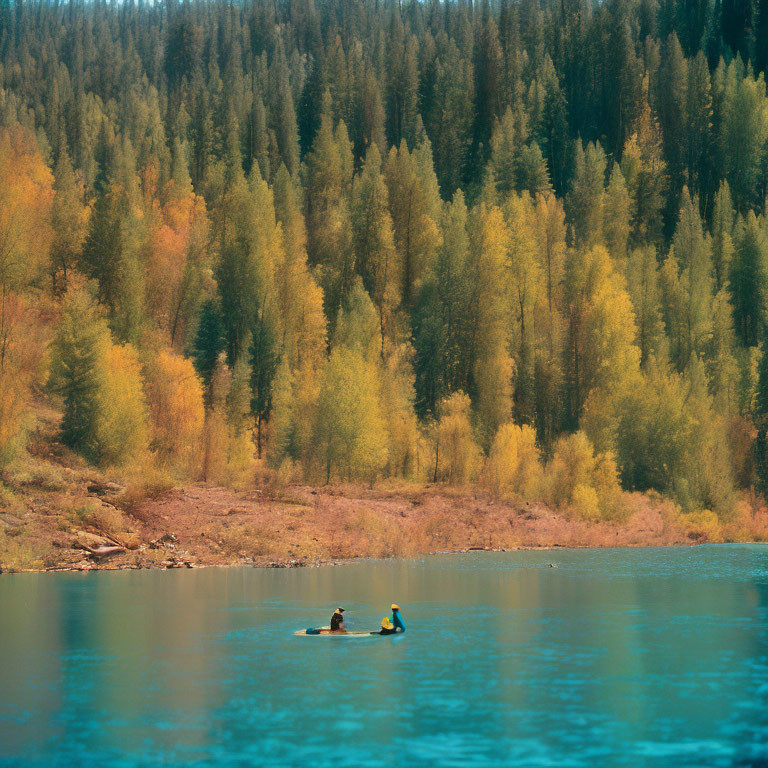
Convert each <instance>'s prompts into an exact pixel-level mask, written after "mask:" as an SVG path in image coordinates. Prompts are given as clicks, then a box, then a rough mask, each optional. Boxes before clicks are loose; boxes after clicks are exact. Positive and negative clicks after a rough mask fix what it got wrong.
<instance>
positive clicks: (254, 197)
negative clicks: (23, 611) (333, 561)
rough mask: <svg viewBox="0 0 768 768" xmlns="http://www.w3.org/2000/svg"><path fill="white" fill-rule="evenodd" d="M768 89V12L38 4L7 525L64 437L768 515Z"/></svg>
mask: <svg viewBox="0 0 768 768" xmlns="http://www.w3.org/2000/svg"><path fill="white" fill-rule="evenodd" d="M766 66H768V2H767V0H751V2H750V1H746V2H745V0H722V2H721V0H712V1H710V0H692V2H682V1H675V0H660V1H657V0H607V2H603V3H597V2H581V1H580V0H559V1H558V2H554V0H520V1H519V2H512V1H509V0H502V1H501V2H500V3H498V2H495V1H494V2H493V3H488V2H478V3H477V4H476V5H474V6H473V5H472V4H470V3H466V2H458V3H455V2H445V3H441V2H434V1H433V0H430V1H429V2H422V3H420V2H415V1H413V0H409V1H408V2H394V1H393V0H375V1H374V0H367V1H366V2H359V1H357V0H327V2H326V1H321V0H317V2H314V3H313V0H284V1H282V2H278V3H272V2H263V1H262V0H254V1H253V2H252V1H251V0H244V1H243V2H239V3H232V2H229V3H225V2H218V1H202V0H201V1H195V2H191V3H184V4H177V3H175V2H169V3H156V4H152V3H145V2H139V3H136V2H127V1H126V2H122V3H116V2H111V3H104V2H94V3H85V2H65V3H60V2H49V1H47V0H41V1H40V2H37V3H22V2H16V3H10V2H9V1H8V0H4V1H3V2H2V3H0V292H1V301H0V470H2V471H4V472H5V473H6V475H5V476H6V481H7V485H8V488H6V489H5V490H3V488H2V485H0V504H2V499H3V498H5V499H10V498H11V496H12V495H13V492H14V491H13V490H12V488H11V486H12V483H10V482H9V481H8V477H9V474H8V473H9V472H11V469H12V468H13V466H15V465H18V464H19V463H22V464H23V462H24V460H25V456H26V450H27V445H28V441H29V440H30V436H31V435H33V434H34V432H35V425H36V419H37V418H38V416H37V414H38V411H39V409H40V408H41V407H43V406H42V405H41V404H43V405H44V406H45V407H50V406H51V405H52V406H53V407H54V408H55V409H59V410H60V411H61V412H62V414H63V417H62V421H61V428H60V438H61V441H62V442H63V443H64V444H65V445H67V446H69V447H70V448H71V449H72V450H74V451H75V452H76V453H78V454H80V455H82V456H83V457H85V458H86V459H87V460H88V461H89V462H91V463H93V464H94V465H100V466H102V467H103V466H114V467H120V466H123V467H126V466H129V467H138V468H140V469H139V471H142V472H147V473H150V472H160V473H165V474H166V475H167V476H168V477H170V478H172V479H173V480H174V481H178V482H181V481H184V480H198V479H203V480H210V481H216V482H226V481H227V480H228V479H231V478H233V477H241V476H242V475H243V473H245V474H246V475H248V473H250V472H251V471H252V470H253V468H254V467H255V466H261V465H268V466H269V467H271V468H272V470H273V471H275V472H277V473H280V476H281V477H284V478H287V479H296V480H298V479H302V480H303V481H306V482H310V483H325V482H335V481H341V480H361V481H365V482H374V481H376V480H377V479H383V478H404V479H406V480H413V481H418V482H426V481H430V482H444V483H449V484H455V485H464V484H468V483H481V484H484V485H486V486H488V487H490V488H491V489H493V490H494V491H495V492H498V493H501V494H504V495H513V496H517V497H518V498H522V499H528V498H543V499H546V500H547V501H548V502H549V503H551V504H553V505H557V506H559V507H563V508H565V507H568V508H570V509H572V510H575V511H576V513H578V514H579V515H581V516H582V517H586V518H590V519H594V518H599V517H603V518H620V517H621V515H622V494H621V489H620V486H619V483H620V484H621V486H622V487H623V488H624V489H625V490H640V491H648V490H656V491H659V492H660V493H662V494H665V495H667V496H669V497H671V498H673V499H675V500H676V501H677V503H679V504H680V506H681V508H682V509H683V510H685V511H689V512H692V511H696V510H705V509H706V510H712V511H714V513H716V514H717V515H719V516H720V517H721V518H722V519H726V518H727V517H728V515H729V514H731V512H732V510H733V509H734V507H735V506H736V505H737V503H738V500H739V498H740V497H742V495H743V494H744V493H745V492H749V491H750V490H751V489H754V488H756V489H757V491H758V492H761V491H762V489H763V488H764V487H765V484H766V483H767V482H768V465H767V464H766V430H767V429H768V355H764V354H763V348H764V347H765V345H766V344H768V329H767V325H766V324H767V321H768V314H767V312H768V219H767V218H766V195H767V193H768V97H767V96H766V84H765V73H766ZM9 488H10V490H9ZM3 494H5V496H3Z"/></svg>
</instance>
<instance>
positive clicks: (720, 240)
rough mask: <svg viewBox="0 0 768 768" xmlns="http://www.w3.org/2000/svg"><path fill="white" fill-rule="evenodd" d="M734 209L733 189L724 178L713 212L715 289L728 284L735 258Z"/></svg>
mask: <svg viewBox="0 0 768 768" xmlns="http://www.w3.org/2000/svg"><path fill="white" fill-rule="evenodd" d="M734 218H735V216H734V211H733V204H732V202H731V190H730V189H729V187H728V182H727V181H725V180H723V181H722V182H721V183H720V187H719V188H718V190H717V194H716V195H715V206H714V210H713V212H712V267H713V270H714V277H715V290H716V291H720V290H722V289H723V288H725V287H726V286H727V284H728V274H729V271H730V267H731V259H732V258H733V227H734V223H735V222H734Z"/></svg>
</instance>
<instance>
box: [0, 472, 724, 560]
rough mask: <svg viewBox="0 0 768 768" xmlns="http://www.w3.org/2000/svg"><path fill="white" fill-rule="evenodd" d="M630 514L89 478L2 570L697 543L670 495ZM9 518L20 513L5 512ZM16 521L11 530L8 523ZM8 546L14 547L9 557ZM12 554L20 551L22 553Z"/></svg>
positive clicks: (50, 500)
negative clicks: (159, 488)
mask: <svg viewBox="0 0 768 768" xmlns="http://www.w3.org/2000/svg"><path fill="white" fill-rule="evenodd" d="M626 502H627V506H628V510H629V512H628V515H627V518H626V520H624V521H623V522H621V523H620V522H616V521H586V520H583V519H579V518H575V517H573V516H570V515H569V513H568V511H567V510H556V509H552V508H550V507H548V506H547V505H545V504H543V503H540V502H525V501H516V500H509V499H498V498H495V497H493V496H491V495H489V494H486V493H483V492H482V491H480V490H479V489H476V488H475V489H471V488H470V489H466V488H465V489H454V488H447V487H445V486H421V485H409V484H401V485H398V486H393V485H381V486H375V487H373V488H370V487H363V486H359V485H339V486H323V487H314V486H306V485H287V486H285V487H282V488H280V489H275V488H267V487H264V488H248V489H241V490H234V489H230V488H225V487H221V486H215V485H206V484H200V483H199V484H192V485H187V486H182V487H178V488H173V489H170V490H167V491H163V492H160V493H157V494H155V495H153V496H151V497H149V498H142V499H140V500H136V499H132V498H131V496H130V494H129V493H126V489H124V488H122V487H120V486H118V485H117V484H115V483H111V482H100V483H97V482H94V481H93V480H92V479H90V480H85V479H83V480H82V482H81V483H80V484H79V485H77V484H71V485H69V486H68V487H67V488H66V489H64V490H62V489H58V490H56V491H49V492H47V493H40V494H39V495H35V496H34V497H30V498H29V499H28V503H27V505H26V509H25V510H24V511H19V512H18V513H17V515H16V518H15V519H14V521H13V522H14V523H16V525H15V526H14V527H13V528H11V529H10V530H11V531H12V532H15V535H14V536H12V537H8V536H6V545H9V548H8V549H6V552H2V551H0V573H3V574H5V573H40V572H43V573H62V572H71V571H91V570H141V569H148V568H152V569H165V570H169V569H176V568H201V567H233V566H248V567H258V568H312V567H337V566H340V565H346V564H350V563H352V562H355V561H359V560H362V559H377V560H389V559H394V558H403V559H405V558H413V557H423V556H427V555H439V554H465V553H468V552H473V551H478V552H479V551H483V552H494V551H495V552H513V551H526V550H555V549H583V548H607V547H620V548H623V547H648V546H691V545H695V544H699V543H707V542H711V541H724V540H725V541H727V540H736V539H729V538H727V537H726V538H714V537H712V536H711V535H707V532H706V531H701V532H700V531H692V530H690V529H687V528H686V527H685V526H683V525H681V524H680V521H679V516H678V514H677V512H676V511H675V508H674V506H673V505H671V503H670V502H668V501H664V500H660V499H651V498H649V497H648V496H644V495H642V494H626ZM0 516H2V517H0V521H2V522H4V523H5V524H6V526H8V523H9V518H10V517H11V515H9V513H6V512H0ZM8 530H9V528H8V527H6V531H8ZM8 552H10V553H11V556H9V555H8ZM14 553H15V557H16V559H15V560H14V559H13V555H14Z"/></svg>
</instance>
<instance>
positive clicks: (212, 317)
mask: <svg viewBox="0 0 768 768" xmlns="http://www.w3.org/2000/svg"><path fill="white" fill-rule="evenodd" d="M223 351H224V324H223V322H222V319H221V311H220V310H219V307H218V305H217V303H216V302H215V301H214V300H213V299H208V300H207V301H205V302H204V303H203V306H202V308H201V310H200V318H199V320H198V324H197V333H196V334H195V340H194V342H193V346H192V357H193V359H194V362H195V370H197V373H198V375H199V376H200V378H201V379H202V381H203V385H204V387H205V391H206V395H207V401H208V404H210V398H211V384H212V382H213V375H214V373H215V371H216V367H217V365H218V361H219V355H221V353H222V352H223Z"/></svg>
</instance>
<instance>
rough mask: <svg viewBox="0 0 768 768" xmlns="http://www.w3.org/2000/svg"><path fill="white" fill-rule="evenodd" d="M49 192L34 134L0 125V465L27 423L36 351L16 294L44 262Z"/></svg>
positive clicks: (48, 177)
mask: <svg viewBox="0 0 768 768" xmlns="http://www.w3.org/2000/svg"><path fill="white" fill-rule="evenodd" d="M53 196H54V191H53V175H52V174H51V172H50V170H49V169H48V166H47V165H46V164H45V162H44V160H43V158H42V156H41V155H40V151H39V149H38V147H37V142H36V139H35V136H34V134H33V133H32V132H31V131H28V130H27V129H25V128H22V127H21V126H20V125H17V124H13V125H11V126H8V127H4V128H0V395H1V396H2V405H0V465H1V464H2V463H4V461H7V460H9V459H10V458H11V456H12V454H13V452H14V449H15V448H16V447H17V446H18V445H19V444H20V442H21V441H22V439H23V427H24V425H25V423H26V422H27V417H26V414H27V411H28V404H29V395H30V392H29V388H30V386H31V384H32V383H33V381H34V378H35V371H34V367H35V366H34V364H33V365H30V357H31V358H35V357H36V356H37V352H36V351H35V350H33V349H31V348H30V346H31V344H32V343H33V338H31V337H30V336H31V334H29V331H30V328H29V322H28V321H29V317H30V315H29V313H28V312H27V304H26V302H25V301H24V300H23V299H22V298H21V296H20V295H19V294H20V293H21V292H23V291H24V290H25V289H26V288H27V287H28V286H30V285H31V284H32V283H34V282H35V281H36V280H37V279H38V278H39V277H40V276H41V275H42V273H43V270H44V268H45V266H46V263H47V259H48V256H49V251H50V247H51V241H52V238H53V230H52V229H51V226H50V216H51V207H52V204H53ZM28 334H29V335H28Z"/></svg>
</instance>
